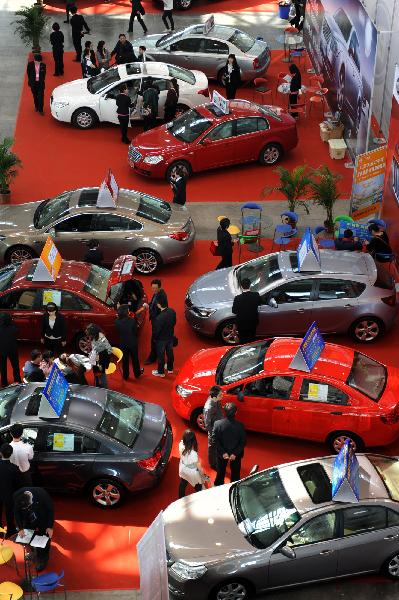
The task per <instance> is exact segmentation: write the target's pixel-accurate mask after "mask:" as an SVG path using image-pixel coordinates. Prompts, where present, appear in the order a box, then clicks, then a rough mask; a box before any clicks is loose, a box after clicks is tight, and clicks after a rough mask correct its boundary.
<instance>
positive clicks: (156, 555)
mask: <svg viewBox="0 0 399 600" xmlns="http://www.w3.org/2000/svg"><path fill="white" fill-rule="evenodd" d="M137 557H138V561H139V567H140V598H141V600H168V599H169V589H168V568H167V562H166V546H165V531H164V522H163V516H162V511H161V512H160V513H159V515H158V516H157V517H156V518H155V519H154V521H153V522H152V523H151V525H150V526H149V528H148V529H147V531H146V532H145V534H144V535H143V537H142V538H141V539H140V540H139V542H138V543H137Z"/></svg>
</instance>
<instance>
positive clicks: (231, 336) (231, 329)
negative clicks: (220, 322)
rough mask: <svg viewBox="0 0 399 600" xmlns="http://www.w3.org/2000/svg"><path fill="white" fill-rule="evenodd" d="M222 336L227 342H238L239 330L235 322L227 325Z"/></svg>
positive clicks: (231, 343)
mask: <svg viewBox="0 0 399 600" xmlns="http://www.w3.org/2000/svg"><path fill="white" fill-rule="evenodd" d="M222 338H223V341H224V342H226V344H230V345H233V344H238V341H239V340H238V331H237V325H236V324H235V323H229V324H228V325H225V326H224V327H223V330H222Z"/></svg>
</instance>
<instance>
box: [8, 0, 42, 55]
mask: <svg viewBox="0 0 399 600" xmlns="http://www.w3.org/2000/svg"><path fill="white" fill-rule="evenodd" d="M15 15H16V16H17V17H20V19H16V20H15V21H13V22H12V25H15V26H16V27H15V29H14V33H15V34H18V35H19V37H20V38H21V40H22V42H23V43H24V44H25V45H26V46H29V45H32V51H33V52H40V40H41V39H42V37H43V34H44V31H45V29H46V27H47V25H48V22H49V20H50V17H48V16H47V15H45V14H44V12H43V7H42V6H40V5H38V4H34V5H33V6H23V7H22V8H20V9H19V10H17V11H15Z"/></svg>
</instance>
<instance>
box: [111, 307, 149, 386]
mask: <svg viewBox="0 0 399 600" xmlns="http://www.w3.org/2000/svg"><path fill="white" fill-rule="evenodd" d="M115 327H116V331H117V332H118V334H119V348H120V349H121V350H122V352H123V356H122V372H123V379H124V380H125V381H126V380H127V379H129V357H130V358H131V359H132V366H133V373H134V376H135V378H136V379H138V378H139V377H140V375H142V374H143V372H144V369H142V368H141V367H140V360H139V350H138V340H137V334H138V331H137V323H136V320H135V319H134V318H132V317H130V316H129V306H128V305H127V304H123V305H122V306H120V307H119V308H118V318H117V319H116V321H115Z"/></svg>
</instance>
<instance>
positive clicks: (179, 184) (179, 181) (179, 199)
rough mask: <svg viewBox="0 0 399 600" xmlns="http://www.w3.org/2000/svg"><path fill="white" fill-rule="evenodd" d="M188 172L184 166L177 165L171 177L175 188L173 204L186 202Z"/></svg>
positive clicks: (172, 185)
mask: <svg viewBox="0 0 399 600" xmlns="http://www.w3.org/2000/svg"><path fill="white" fill-rule="evenodd" d="M186 175H187V173H186V172H185V170H184V169H183V167H179V166H178V167H176V168H175V169H174V171H173V173H172V175H171V177H170V187H171V188H172V190H173V200H172V202H173V204H179V205H180V206H184V205H185V204H186V187H187V179H186Z"/></svg>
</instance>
